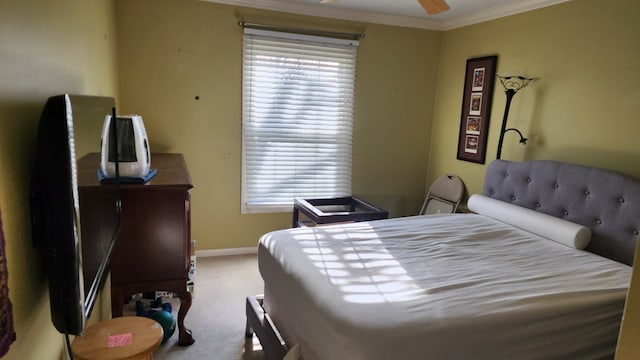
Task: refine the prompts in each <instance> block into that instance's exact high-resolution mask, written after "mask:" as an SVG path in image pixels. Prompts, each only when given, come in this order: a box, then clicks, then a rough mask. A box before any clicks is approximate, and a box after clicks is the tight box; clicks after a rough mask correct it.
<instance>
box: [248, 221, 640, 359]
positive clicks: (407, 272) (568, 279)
mask: <svg viewBox="0 0 640 360" xmlns="http://www.w3.org/2000/svg"><path fill="white" fill-rule="evenodd" d="M258 259H259V267H260V272H261V274H262V276H263V278H264V280H265V307H266V310H267V311H268V312H270V314H271V316H272V317H273V318H274V321H275V322H276V324H277V325H278V326H279V329H280V330H281V331H282V332H283V333H284V335H285V338H287V339H288V342H289V343H290V344H293V343H298V344H300V350H301V354H302V357H303V358H304V359H306V360H311V359H328V360H334V359H363V360H364V359H367V360H375V359H470V358H473V359H492V360H495V359H597V358H607V357H611V358H612V357H613V354H614V351H615V346H616V340H617V335H618V329H619V324H620V319H621V317H622V311H623V308H624V301H625V297H626V290H627V287H628V284H629V279H630V273H631V267H629V266H626V265H623V264H620V263H617V262H614V261H612V260H609V259H606V258H602V257H600V256H597V255H593V254H591V253H589V252H586V251H582V250H576V249H573V248H571V247H568V246H565V245H562V244H559V243H557V242H554V241H551V240H548V239H545V238H542V237H540V236H538V235H534V234H532V233H529V232H526V231H524V230H521V229H518V228H515V227H513V226H510V225H508V224H504V223H501V222H498V221H496V220H493V219H491V218H488V217H485V216H482V215H475V214H453V215H434V216H416V217H407V218H398V219H389V220H381V221H373V222H370V223H366V222H365V223H354V224H345V225H335V226H327V227H315V228H297V229H289V230H282V231H275V232H271V233H269V234H266V235H264V236H263V237H262V238H261V239H260V243H259V248H258Z"/></svg>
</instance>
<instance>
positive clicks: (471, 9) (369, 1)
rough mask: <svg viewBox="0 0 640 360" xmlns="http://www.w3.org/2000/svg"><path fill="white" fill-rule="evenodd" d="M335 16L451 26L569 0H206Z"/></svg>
mask: <svg viewBox="0 0 640 360" xmlns="http://www.w3.org/2000/svg"><path fill="white" fill-rule="evenodd" d="M205 1H210V2H216V3H222V4H227V5H237V6H246V7H253V8H259V9H267V10H275V11H283V12H289V13H295V14H302V15H313V16H321V17H328V18H334V19H342V20H351V21H362V22H370V23H378V24H387V25H396V26H405V27H415V28H423V29H432V30H450V29H455V28H458V27H462V26H466V25H471V24H476V23H480V22H483V21H488V20H492V19H497V18H500V17H503V16H509V15H513V14H518V13H522V12H526V11H530V10H535V9H539V8H542V7H546V6H551V5H555V4H559V3H563V2H567V1H570V0H446V1H447V4H449V7H450V9H449V10H448V11H445V12H443V13H440V14H437V15H427V13H426V12H425V11H424V10H423V9H422V7H421V6H420V4H419V3H418V1H417V0H325V1H324V2H321V0H205Z"/></svg>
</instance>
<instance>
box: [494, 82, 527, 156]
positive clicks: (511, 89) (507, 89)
mask: <svg viewBox="0 0 640 360" xmlns="http://www.w3.org/2000/svg"><path fill="white" fill-rule="evenodd" d="M498 79H500V82H501V83H502V86H503V87H504V93H505V94H506V95H507V103H506V104H505V107H504V115H503V116H502V127H501V128H500V139H499V140H498V152H497V154H496V159H500V156H501V154H502V142H503V141H504V134H505V133H506V132H507V131H509V130H515V131H517V132H518V134H520V143H521V144H526V143H527V139H526V138H525V137H523V136H522V133H521V132H520V131H519V130H518V129H515V128H513V129H507V118H508V117H509V108H510V107H511V100H512V99H513V97H514V96H515V95H516V93H517V92H518V90H520V89H522V88H524V87H525V86H527V85H529V83H530V82H531V81H533V80H534V79H533V78H526V77H524V76H500V75H498Z"/></svg>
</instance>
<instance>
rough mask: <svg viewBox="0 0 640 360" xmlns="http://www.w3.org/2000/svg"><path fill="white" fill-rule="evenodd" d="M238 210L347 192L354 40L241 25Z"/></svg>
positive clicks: (283, 206)
mask: <svg viewBox="0 0 640 360" xmlns="http://www.w3.org/2000/svg"><path fill="white" fill-rule="evenodd" d="M243 44H244V46H243V89H242V91H243V114H242V145H243V151H242V154H243V172H242V175H243V176H242V202H243V204H242V210H243V212H244V213H253V212H276V211H290V210H291V207H292V204H293V199H294V198H323V197H339V196H348V195H350V194H351V142H352V133H353V93H354V79H355V70H356V50H357V45H358V42H357V41H354V40H339V39H333V38H324V37H318V36H309V35H300V34H290V33H282V32H274V31H265V30H257V29H250V28H245V33H244V43H243Z"/></svg>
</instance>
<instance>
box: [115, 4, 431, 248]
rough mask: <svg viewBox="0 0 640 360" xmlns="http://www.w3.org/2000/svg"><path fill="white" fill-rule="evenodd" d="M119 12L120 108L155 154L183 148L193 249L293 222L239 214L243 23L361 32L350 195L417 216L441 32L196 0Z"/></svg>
mask: <svg viewBox="0 0 640 360" xmlns="http://www.w3.org/2000/svg"><path fill="white" fill-rule="evenodd" d="M116 9H117V12H116V14H117V26H118V32H119V34H120V35H121V36H120V37H119V39H118V53H119V58H118V67H119V83H120V95H121V99H122V101H121V102H120V104H121V107H120V112H121V113H122V112H124V113H138V114H141V115H142V116H143V118H144V121H145V126H146V127H147V132H148V135H149V142H150V147H151V150H152V152H181V153H184V155H185V158H186V160H187V163H188V166H189V170H190V172H191V176H192V178H193V182H194V184H195V188H194V190H193V193H192V200H193V201H192V206H193V207H192V237H193V238H194V239H195V240H196V245H197V248H198V249H199V250H202V249H218V248H241V247H255V246H256V244H257V240H258V238H259V236H260V235H262V234H263V233H265V232H267V231H270V230H273V229H279V228H286V227H290V226H291V225H290V224H291V214H290V213H286V214H285V213H281V214H253V215H241V214H240V179H241V122H242V118H241V114H242V92H241V80H242V28H241V27H240V26H238V24H237V22H238V20H239V19H244V20H246V21H250V22H262V23H267V24H281V25H290V26H294V27H306V28H318V29H328V30H333V31H357V32H360V31H364V32H365V33H366V38H365V39H364V40H362V41H361V45H360V48H359V50H358V69H357V75H356V98H355V120H354V139H353V144H354V145H353V147H354V148H353V193H354V194H357V195H360V196H362V197H363V198H365V199H368V200H370V201H372V202H374V203H375V204H377V205H379V206H382V207H384V208H387V209H388V210H390V212H391V213H392V215H396V216H397V215H405V214H415V213H417V211H418V210H419V208H420V205H421V201H422V199H423V197H424V188H425V178H426V169H427V152H428V151H427V149H428V146H429V136H428V133H429V128H430V127H431V116H432V115H431V114H432V108H433V99H434V94H435V78H436V73H437V63H438V46H439V45H438V44H439V40H440V36H441V33H439V32H434V31H426V30H416V29H408V28H399V27H391V26H382V25H369V24H358V23H349V22H344V21H342V22H341V21H331V20H326V19H320V18H313V17H302V16H295V15H289V14H283V13H275V12H269V11H260V10H254V9H247V8H240V7H233V6H227V5H220V4H214V3H208V2H200V1H176V0H163V1H156V0H118V1H116ZM196 97H199V100H196ZM151 161H152V163H153V158H152V160H151Z"/></svg>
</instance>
